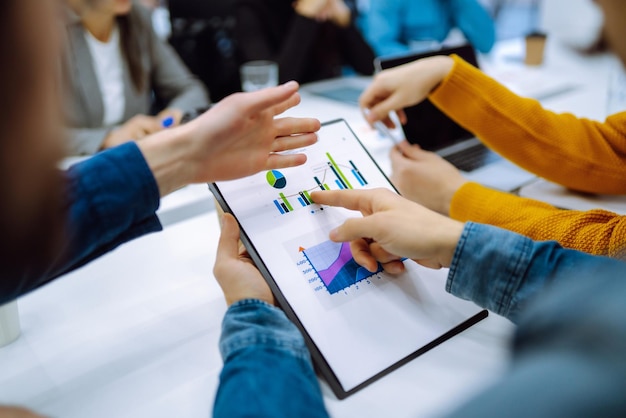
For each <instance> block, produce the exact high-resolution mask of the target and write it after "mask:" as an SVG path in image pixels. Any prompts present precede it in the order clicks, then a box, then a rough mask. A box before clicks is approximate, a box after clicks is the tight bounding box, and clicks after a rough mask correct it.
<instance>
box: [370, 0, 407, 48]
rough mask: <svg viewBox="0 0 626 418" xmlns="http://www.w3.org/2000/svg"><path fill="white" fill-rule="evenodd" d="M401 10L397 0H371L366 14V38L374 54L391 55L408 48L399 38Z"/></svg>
mask: <svg viewBox="0 0 626 418" xmlns="http://www.w3.org/2000/svg"><path fill="white" fill-rule="evenodd" d="M400 16H402V12H401V10H400V9H399V6H398V2H397V1H394V2H391V4H388V2H387V1H386V0H373V1H371V2H370V10H369V11H368V13H367V15H366V27H367V34H366V36H367V39H368V41H369V43H370V45H372V47H373V48H374V50H375V52H376V55H391V54H398V53H402V52H407V51H408V50H409V47H408V45H406V44H404V43H402V42H401V40H400V34H401V27H402V25H401V22H400Z"/></svg>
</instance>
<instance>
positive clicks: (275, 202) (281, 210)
mask: <svg viewBox="0 0 626 418" xmlns="http://www.w3.org/2000/svg"><path fill="white" fill-rule="evenodd" d="M274 204H275V205H276V207H277V208H278V210H279V211H280V214H281V215H284V214H285V211H284V210H283V208H281V207H280V205H279V204H278V200H274Z"/></svg>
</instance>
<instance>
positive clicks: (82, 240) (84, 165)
mask: <svg viewBox="0 0 626 418" xmlns="http://www.w3.org/2000/svg"><path fill="white" fill-rule="evenodd" d="M63 175H64V184H65V192H64V193H65V196H64V199H63V202H64V203H63V206H64V207H63V208H62V215H60V216H63V217H64V218H65V223H66V226H65V233H64V237H63V242H62V244H61V246H62V247H61V248H59V250H58V253H59V254H61V255H60V256H59V257H58V259H57V260H54V261H53V262H52V263H50V265H48V266H46V267H45V268H44V269H38V270H35V269H33V268H30V267H29V266H25V268H26V270H25V271H24V272H23V274H21V275H20V276H19V277H13V278H12V280H4V281H2V283H0V303H2V302H3V301H4V302H6V301H9V300H12V299H15V298H16V297H18V296H21V295H23V294H25V293H27V292H29V291H31V290H33V289H36V288H37V287H39V286H42V285H44V284H46V283H48V282H50V281H51V280H53V279H54V278H56V277H58V276H60V275H62V274H65V273H67V272H69V271H71V270H74V269H76V268H78V267H80V266H82V265H84V264H86V263H87V262H89V261H91V260H93V259H95V258H97V257H99V256H101V255H102V254H104V253H106V252H108V251H111V250H112V249H114V248H115V247H117V246H119V245H120V244H123V243H124V242H127V241H130V240H132V239H134V238H137V237H139V236H141V235H144V234H147V233H149V232H154V231H158V230H161V223H160V222H159V219H158V218H157V216H156V213H155V212H156V210H157V209H158V207H159V202H160V195H159V189H158V186H157V184H156V181H155V179H154V176H153V175H152V172H151V170H150V168H149V167H148V165H147V163H146V161H145V159H144V157H143V154H142V153H141V151H140V150H139V148H138V147H137V145H136V144H135V143H133V142H130V143H127V144H124V145H121V146H118V147H116V148H112V149H110V150H107V151H103V152H100V153H98V154H96V155H94V156H93V157H91V158H89V159H87V160H85V161H83V162H81V163H78V164H75V165H74V166H72V167H71V168H70V169H69V170H67V171H66V172H65V173H64V174H63Z"/></svg>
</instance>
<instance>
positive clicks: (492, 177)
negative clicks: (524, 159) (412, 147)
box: [374, 44, 535, 191]
mask: <svg viewBox="0 0 626 418" xmlns="http://www.w3.org/2000/svg"><path fill="white" fill-rule="evenodd" d="M452 54H456V55H458V56H460V57H461V58H463V59H464V60H465V61H467V62H468V63H470V64H472V65H473V66H475V67H477V68H478V67H479V66H478V60H477V58H476V52H475V51H474V48H473V47H472V46H471V45H470V44H463V45H459V46H454V47H447V48H443V49H439V50H433V51H428V52H420V53H410V54H406V55H399V56H390V57H378V58H376V59H375V61H374V66H375V67H376V70H377V71H382V70H386V69H389V68H393V67H396V66H399V65H403V64H407V63H409V62H412V61H415V60H418V59H421V58H426V57H430V56H434V55H452ZM404 111H405V113H406V116H407V123H406V124H405V125H403V126H402V130H403V131H404V135H405V137H406V138H407V140H408V141H409V142H410V143H413V144H418V145H419V146H420V147H422V148H423V149H425V150H428V151H433V152H436V153H437V154H439V155H441V156H442V157H443V158H444V159H446V160H447V161H449V162H450V163H452V164H453V165H454V166H455V167H457V168H458V169H459V170H461V171H462V172H463V173H464V175H465V176H466V177H467V178H469V179H471V180H473V181H477V182H479V183H482V184H485V185H488V186H492V187H495V188H498V189H501V190H506V191H511V190H514V189H517V188H519V187H521V186H522V185H524V184H526V183H528V182H529V181H531V180H533V179H534V178H535V176H534V175H533V174H531V173H529V172H527V171H525V170H522V169H521V168H519V167H517V166H515V165H513V164H512V163H510V162H508V161H506V160H505V159H504V158H502V157H501V156H499V155H498V154H496V153H495V152H493V151H491V150H490V149H489V148H487V147H486V146H484V145H483V144H482V143H481V142H480V140H478V138H476V137H475V136H474V135H473V134H472V133H471V132H469V131H467V130H465V129H464V128H463V127H461V126H459V125H458V124H457V123H456V122H454V121H453V120H452V119H450V118H449V117H448V116H446V115H445V114H444V113H443V112H441V111H440V110H439V109H438V108H437V107H436V106H435V105H433V104H432V103H431V102H430V101H429V100H428V99H427V100H424V101H423V102H421V103H419V104H417V105H415V106H412V107H409V108H406V109H404Z"/></svg>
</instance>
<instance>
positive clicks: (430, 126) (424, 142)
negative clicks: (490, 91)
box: [375, 44, 478, 151]
mask: <svg viewBox="0 0 626 418" xmlns="http://www.w3.org/2000/svg"><path fill="white" fill-rule="evenodd" d="M452 54H457V55H458V56H460V57H461V58H463V59H464V60H465V61H467V62H468V63H470V64H472V65H474V66H475V67H477V68H478V61H477V60H476V53H475V51H474V48H473V47H472V46H471V45H469V44H466V45H462V46H458V47H454V48H443V49H439V50H436V51H429V52H424V53H412V54H409V55H402V56H395V57H389V58H386V57H380V58H377V59H376V62H375V65H376V68H377V69H379V70H386V69H388V68H393V67H397V66H398V65H402V64H406V63H409V62H412V61H415V60H418V59H421V58H425V57H430V56H434V55H452ZM404 111H405V112H406V117H407V123H406V125H404V126H403V127H402V129H403V130H404V135H405V136H406V138H407V140H408V141H409V142H410V143H412V144H418V145H419V146H420V147H422V148H423V149H425V150H429V151H436V150H439V149H442V148H445V147H447V146H449V145H453V144H455V143H457V142H460V141H463V140H465V139H469V138H472V137H473V136H474V135H473V134H472V133H470V132H468V131H466V130H465V129H463V128H462V127H461V126H459V125H457V124H456V123H455V122H454V121H453V120H452V119H450V118H449V117H447V116H446V115H445V114H444V113H443V112H441V111H440V110H439V109H437V107H435V105H433V104H432V103H431V102H430V100H428V99H427V100H424V101H423V102H422V103H419V104H417V105H415V106H412V107H408V108H406V109H404Z"/></svg>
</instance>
